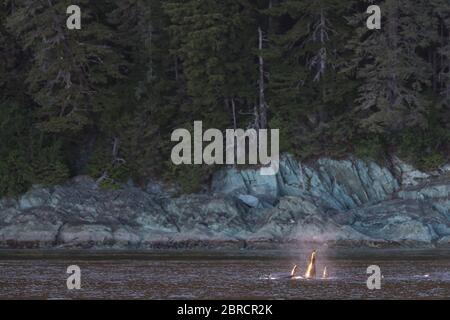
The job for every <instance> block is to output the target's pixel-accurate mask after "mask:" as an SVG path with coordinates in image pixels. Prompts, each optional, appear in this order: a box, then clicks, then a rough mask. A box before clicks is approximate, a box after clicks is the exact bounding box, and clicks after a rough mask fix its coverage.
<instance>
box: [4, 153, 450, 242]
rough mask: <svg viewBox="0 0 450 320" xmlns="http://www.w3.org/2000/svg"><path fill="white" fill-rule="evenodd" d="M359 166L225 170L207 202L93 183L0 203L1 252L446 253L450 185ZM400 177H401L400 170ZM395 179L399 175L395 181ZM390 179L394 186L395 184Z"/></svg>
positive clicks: (85, 180)
mask: <svg viewBox="0 0 450 320" xmlns="http://www.w3.org/2000/svg"><path fill="white" fill-rule="evenodd" d="M396 161H397V160H395V161H394V163H396V165H395V166H396V169H395V170H396V171H395V172H391V171H390V170H389V169H388V168H385V167H382V166H379V165H378V164H376V163H374V162H371V161H363V160H359V159H353V158H350V159H346V160H332V159H327V158H323V159H319V160H317V161H315V162H313V163H308V164H303V163H299V162H297V161H295V159H294V158H293V157H291V156H289V155H284V156H282V158H281V163H280V170H279V172H278V174H277V175H275V176H261V175H260V174H259V170H257V169H246V170H240V171H239V170H237V169H235V168H228V169H223V170H221V171H219V172H217V173H216V174H215V175H214V177H213V180H212V184H211V185H212V187H211V192H205V193H200V194H191V195H182V194H180V193H179V192H175V191H174V190H177V188H176V187H175V186H173V187H167V186H164V185H162V184H159V183H157V182H154V185H149V186H147V188H146V191H144V190H141V189H139V188H136V187H134V186H133V185H132V184H129V185H126V186H124V187H123V188H121V189H119V190H102V189H99V188H97V186H96V184H95V181H94V180H93V179H91V178H89V177H85V176H83V177H77V178H74V179H73V180H72V181H70V182H68V183H65V184H63V185H59V186H55V187H52V188H40V187H35V188H33V189H32V190H30V191H29V192H28V193H26V194H24V195H23V196H21V197H19V198H18V199H17V200H14V199H3V200H0V247H3V248H49V247H64V248H67V247H68V248H70V247H75V248H131V249H134V248H155V247H175V248H178V247H180V246H181V247H182V246H191V245H197V244H207V245H212V246H215V245H216V244H218V243H232V244H236V245H242V243H245V244H246V245H249V244H252V243H259V242H266V243H284V242H291V241H294V242H311V241H313V242H320V243H329V242H330V243H333V242H340V241H343V242H346V243H348V242H350V243H370V244H371V243H373V242H375V243H386V244H387V243H400V244H401V243H408V245H410V244H411V243H418V244H425V245H435V244H436V245H440V246H446V245H449V244H450V240H449V239H450V238H449V237H450V197H449V193H450V177H448V176H447V175H446V174H444V173H442V174H441V175H440V176H439V177H436V176H431V175H428V174H425V173H420V172H419V171H417V170H415V169H414V168H412V167H411V166H408V165H407V164H404V163H399V162H398V161H397V162H396ZM399 168H400V169H399ZM399 170H400V171H399ZM396 177H399V180H397V178H396Z"/></svg>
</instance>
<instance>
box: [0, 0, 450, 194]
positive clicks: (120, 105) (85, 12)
mask: <svg viewBox="0 0 450 320" xmlns="http://www.w3.org/2000/svg"><path fill="white" fill-rule="evenodd" d="M71 4H77V5H79V6H80V7H81V10H82V28H81V30H68V29H67V28H66V19H67V13H66V9H67V7H68V6H69V5H71ZM370 4H377V5H379V6H380V7H381V12H382V27H381V29H380V30H369V29H368V28H367V26H366V20H367V18H368V14H367V13H366V10H367V7H368V6H369V5H370ZM449 119H450V2H449V1H448V0H414V1H413V0H379V1H363V0H314V1H312V0H221V1H215V0H185V1H181V0H167V1H162V0H96V1H88V0H77V1H75V0H73V1H72V0H45V1H44V0H3V1H1V3H0V138H1V140H0V141H1V143H0V195H2V196H13V195H16V194H19V193H21V192H24V191H26V190H27V189H28V188H29V187H30V186H31V185H33V184H41V185H53V184H57V183H60V182H63V181H65V180H67V179H68V178H70V177H73V176H75V175H79V174H88V175H91V176H92V177H94V178H96V179H99V181H101V183H102V185H104V186H105V187H115V186H117V185H119V184H120V183H123V182H127V181H130V180H131V181H133V182H134V183H136V184H138V185H144V184H145V183H146V182H147V181H148V180H149V179H151V178H158V179H165V180H167V181H175V180H176V181H178V182H179V183H180V184H181V185H182V186H183V187H184V188H185V189H186V190H187V191H192V190H195V188H196V187H197V186H198V185H199V184H201V183H202V182H203V181H205V180H207V179H208V176H209V175H210V174H211V173H212V172H213V170H215V168H214V167H212V166H181V167H179V166H178V167H177V166H174V165H173V164H172V163H171V161H170V151H171V148H172V146H173V143H172V142H171V140H170V135H171V133H172V131H173V130H174V129H177V128H192V126H193V122H194V121H195V120H201V121H203V123H204V126H205V127H209V128H219V129H225V128H244V129H245V128H257V129H258V128H279V129H280V134H281V136H280V146H281V151H284V152H290V153H292V154H294V155H295V156H296V157H297V158H298V159H302V160H304V159H311V158H317V157H320V156H329V157H336V158H340V157H345V156H347V155H355V156H358V157H363V158H372V159H375V160H377V161H386V160H387V158H388V157H387V155H389V154H392V153H395V154H397V155H399V156H400V157H401V158H402V159H404V160H405V161H409V162H411V163H413V164H414V165H416V166H417V167H419V168H421V169H424V170H431V169H434V168H437V167H439V166H440V165H442V164H443V163H445V162H446V161H448V160H449V154H450V152H449V150H450V122H449Z"/></svg>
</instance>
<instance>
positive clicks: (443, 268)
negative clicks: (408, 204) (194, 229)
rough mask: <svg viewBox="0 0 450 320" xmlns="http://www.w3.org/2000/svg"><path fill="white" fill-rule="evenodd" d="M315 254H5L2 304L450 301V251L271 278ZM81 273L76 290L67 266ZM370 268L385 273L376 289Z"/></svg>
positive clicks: (352, 254) (375, 254)
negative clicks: (369, 280) (34, 301)
mask: <svg viewBox="0 0 450 320" xmlns="http://www.w3.org/2000/svg"><path fill="white" fill-rule="evenodd" d="M308 255H309V251H290V252H284V251H282V250H241V251H240V250H236V251H157V252H142V251H138V252H136V251H133V252H130V251H128V252H124V251H121V252H98V251H97V252H86V251H84V252H76V251H73V252H72V251H45V252H41V251H0V299H11V298H14V299H28V298H33V299H383V298H387V299H395V298H401V299H450V250H380V249H371V250H361V249H360V250H354V249H353V250H350V249H346V250H342V249H341V250H331V249H327V250H320V249H319V250H318V261H317V267H318V268H317V269H318V273H321V272H322V270H323V267H324V266H327V269H328V273H329V276H330V278H329V279H326V280H323V279H317V280H304V279H299V280H289V279H281V280H270V279H268V276H269V274H271V273H272V274H274V273H280V272H283V273H286V272H289V271H290V269H291V268H292V266H293V264H294V263H295V264H298V265H299V267H300V269H301V273H304V271H305V269H306V264H307V259H308ZM70 265H78V266H79V267H80V268H81V283H82V285H81V290H75V291H69V290H68V289H67V286H66V280H67V277H68V276H69V275H68V274H67V273H66V270H67V267H68V266H70ZM369 265H378V266H379V267H380V268H381V271H382V274H383V279H382V282H381V289H380V290H369V289H368V288H367V286H366V280H367V277H368V276H369V275H367V274H366V269H367V267H368V266H369Z"/></svg>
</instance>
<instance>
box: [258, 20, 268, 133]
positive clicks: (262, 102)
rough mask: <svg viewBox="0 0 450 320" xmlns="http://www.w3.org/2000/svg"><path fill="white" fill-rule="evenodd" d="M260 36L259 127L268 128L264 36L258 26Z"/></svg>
mask: <svg viewBox="0 0 450 320" xmlns="http://www.w3.org/2000/svg"><path fill="white" fill-rule="evenodd" d="M258 38H259V44H258V49H259V53H260V54H259V83H258V84H259V128H260V129H266V128H267V104H266V99H265V92H264V89H265V88H264V87H265V82H264V58H263V57H262V49H263V42H264V36H263V32H262V30H261V27H259V28H258Z"/></svg>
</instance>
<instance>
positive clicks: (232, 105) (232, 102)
mask: <svg viewBox="0 0 450 320" xmlns="http://www.w3.org/2000/svg"><path fill="white" fill-rule="evenodd" d="M231 109H232V111H233V128H234V130H236V129H237V120H236V104H235V103H234V98H231Z"/></svg>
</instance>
